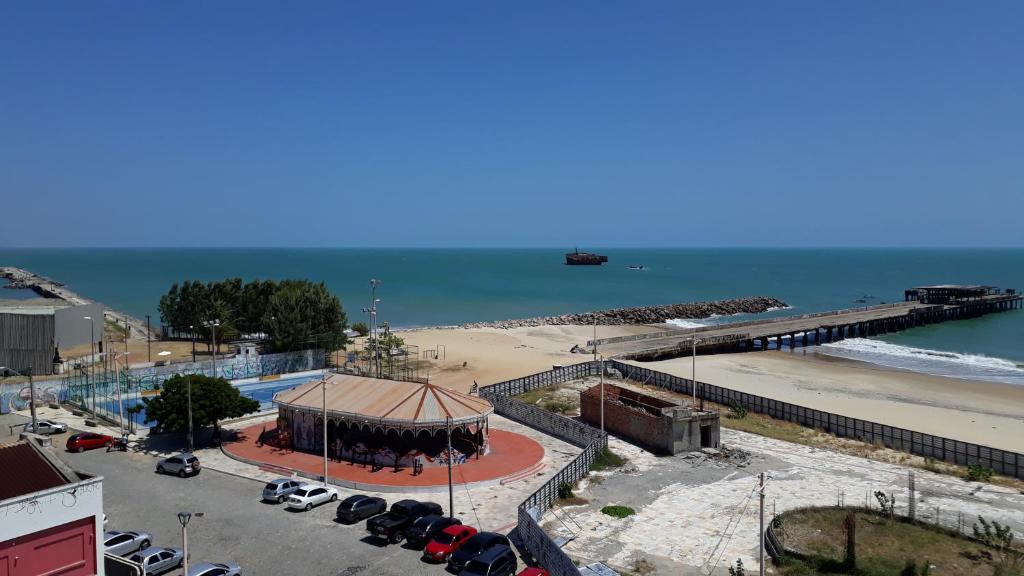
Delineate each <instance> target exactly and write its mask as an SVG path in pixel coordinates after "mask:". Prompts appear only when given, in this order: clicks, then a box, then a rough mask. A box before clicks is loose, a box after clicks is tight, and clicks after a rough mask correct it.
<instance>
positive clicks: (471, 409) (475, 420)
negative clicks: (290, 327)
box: [265, 374, 494, 468]
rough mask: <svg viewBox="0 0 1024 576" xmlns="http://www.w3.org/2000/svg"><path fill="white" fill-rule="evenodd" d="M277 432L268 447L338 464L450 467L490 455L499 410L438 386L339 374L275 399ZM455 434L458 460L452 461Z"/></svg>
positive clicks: (267, 441) (468, 396) (300, 387)
mask: <svg viewBox="0 0 1024 576" xmlns="http://www.w3.org/2000/svg"><path fill="white" fill-rule="evenodd" d="M274 404H276V405H277V406H278V418H277V429H276V431H275V432H274V433H273V434H271V435H270V436H269V437H267V438H265V442H266V443H268V444H273V445H275V446H278V447H280V448H287V449H292V450H296V451H301V452H310V453H315V454H323V452H324V418H325V414H326V420H327V427H326V428H327V429H326V436H327V455H328V457H329V458H331V459H332V460H336V461H350V462H355V463H361V464H371V465H374V466H377V467H383V466H394V467H396V468H397V467H400V466H411V467H414V468H418V467H430V466H446V465H447V464H448V458H449V457H450V458H451V459H452V463H453V464H460V463H465V462H466V461H467V460H469V459H479V458H480V456H481V455H484V454H487V452H488V438H487V437H488V424H487V417H488V416H489V415H490V414H492V413H493V412H494V408H493V407H492V406H491V403H490V402H488V401H487V400H484V399H482V398H478V397H476V396H470V395H468V394H462V393H459V392H455V391H454V390H449V389H448V388H442V387H440V386H436V385H433V384H427V383H420V382H405V381H400V380H384V379H377V378H366V377H363V376H353V375H348V374H332V375H328V376H326V378H323V379H315V380H310V381H309V382H307V383H305V384H302V385H300V386H296V387H295V388H290V389H288V390H282V391H281V392H278V393H277V394H275V395H274ZM449 434H450V435H451V448H452V450H451V454H450V455H449V453H448V446H449V438H448V436H449Z"/></svg>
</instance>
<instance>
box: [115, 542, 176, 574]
mask: <svg viewBox="0 0 1024 576" xmlns="http://www.w3.org/2000/svg"><path fill="white" fill-rule="evenodd" d="M128 559H129V560H131V561H132V562H135V563H136V564H141V565H142V575H143V576H149V575H150V574H162V573H163V572H167V571H168V570H171V569H174V568H177V567H179V566H181V565H182V563H183V562H184V560H185V557H184V556H182V554H181V548H161V547H159V546H150V547H149V548H146V549H145V550H139V551H138V552H136V553H135V554H132V555H131V556H130V557H129V558H128Z"/></svg>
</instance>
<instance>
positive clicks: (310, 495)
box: [285, 484, 338, 510]
mask: <svg viewBox="0 0 1024 576" xmlns="http://www.w3.org/2000/svg"><path fill="white" fill-rule="evenodd" d="M337 499H338V491H337V490H335V489H334V488H330V487H327V488H325V487H323V486H317V485H316V484H303V485H302V486H299V489H298V490H296V491H295V492H292V494H291V495H290V496H288V500H285V502H287V504H286V506H288V507H289V508H292V509H295V510H312V509H313V506H319V505H321V504H323V503H324V502H334V501H335V500H337Z"/></svg>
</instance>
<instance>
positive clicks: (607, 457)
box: [590, 447, 626, 471]
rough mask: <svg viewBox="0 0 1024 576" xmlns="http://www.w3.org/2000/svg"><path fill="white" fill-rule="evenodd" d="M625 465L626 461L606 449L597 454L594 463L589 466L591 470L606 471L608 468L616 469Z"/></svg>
mask: <svg viewBox="0 0 1024 576" xmlns="http://www.w3.org/2000/svg"><path fill="white" fill-rule="evenodd" d="M625 463H626V459H625V458H623V457H622V456H619V455H618V454H616V453H615V452H612V451H611V450H609V449H608V448H607V447H606V448H605V449H603V450H601V452H599V453H598V454H597V458H595V459H594V463H593V464H592V465H591V466H590V469H591V470H597V471H601V470H607V469H609V468H618V467H620V466H622V465H623V464H625Z"/></svg>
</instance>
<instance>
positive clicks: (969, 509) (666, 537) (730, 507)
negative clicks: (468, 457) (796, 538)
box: [545, 428, 1024, 574]
mask: <svg viewBox="0 0 1024 576" xmlns="http://www.w3.org/2000/svg"><path fill="white" fill-rule="evenodd" d="M609 444H610V445H611V447H612V450H614V451H615V452H616V453H619V454H622V455H623V456H626V457H627V458H629V461H630V462H629V464H628V465H627V466H626V469H625V470H624V471H620V472H614V473H613V472H599V473H594V474H593V475H592V478H596V480H594V479H591V480H589V481H587V480H584V481H582V482H581V483H580V490H579V491H578V492H577V493H578V495H579V496H581V497H583V498H586V499H588V500H590V502H589V503H588V504H587V505H585V506H576V507H571V508H566V509H564V510H563V511H561V512H560V513H559V516H560V517H561V518H562V519H563V521H564V522H565V523H564V524H563V523H562V522H561V521H558V520H556V519H555V518H553V517H552V516H551V515H549V516H548V517H545V521H546V522H545V527H546V528H547V529H548V530H549V531H550V532H551V533H554V534H558V535H565V536H569V535H572V536H574V537H575V539H574V540H573V541H572V542H570V543H569V544H568V545H566V547H565V549H566V551H568V552H569V553H570V554H572V555H574V556H580V557H583V558H588V559H589V558H600V559H608V560H609V563H610V564H612V565H615V566H619V567H623V568H631V567H632V566H633V565H634V563H635V559H636V557H637V556H638V555H639V556H643V557H645V558H646V559H647V560H648V561H650V562H651V563H652V564H654V565H655V566H656V570H655V571H654V572H652V574H709V573H713V574H725V573H726V566H727V565H728V564H731V563H735V561H736V559H737V558H742V559H743V563H744V565H745V566H747V568H748V570H751V569H753V570H756V567H757V560H756V557H757V534H758V502H757V496H756V491H755V487H756V484H757V474H758V473H759V472H762V471H763V472H765V473H766V474H767V475H768V477H769V480H768V484H767V487H766V488H765V495H766V497H765V506H766V513H765V515H766V517H767V518H770V517H771V515H772V513H773V512H779V513H781V512H785V511H787V510H792V509H794V508H799V507H805V506H835V505H837V503H842V504H845V505H846V506H864V505H865V502H866V503H867V504H868V505H870V506H872V507H874V508H875V509H877V508H878V505H877V502H876V501H875V498H874V496H873V493H874V492H875V491H876V490H881V491H884V492H885V493H886V494H890V493H891V494H894V495H895V496H896V512H897V513H899V514H906V513H907V507H908V506H907V502H908V491H907V483H908V482H907V481H908V474H909V473H910V472H913V473H914V475H915V484H916V488H917V494H916V498H915V500H916V504H917V516H918V518H920V519H922V520H925V521H929V522H935V521H938V522H939V523H941V524H942V525H944V526H948V527H950V528H953V529H957V528H958V527H959V524H960V522H961V521H962V522H963V523H964V525H963V529H964V531H965V532H967V533H970V531H971V525H972V523H974V522H977V519H978V516H979V515H980V516H983V517H985V518H986V519H989V520H998V521H999V522H1000V523H1004V524H1009V525H1010V526H1012V527H1013V529H1014V530H1015V531H1016V532H1017V534H1018V537H1020V535H1021V534H1022V533H1024V494H1021V493H1019V492H1018V491H1016V490H1013V489H1010V488H1004V487H1001V486H995V485H992V484H983V483H978V482H965V481H963V480H961V479H959V478H956V477H953V476H948V475H944V474H935V473H932V472H928V471H925V470H919V469H912V468H908V467H905V466H901V465H898V464H890V463H885V462H877V461H874V460H868V459H865V458H859V457H856V456H847V455H844V454H838V453H836V452H831V451H828V450H822V449H818V448H812V447H809V446H803V445H798V444H791V443H789V442H784V441H781V440H775V439H772V438H767V437H764V436H757V435H754V434H748V433H745V432H739V431H736V430H729V429H725V428H723V429H722V444H723V446H725V447H727V448H729V449H732V450H740V451H742V452H743V453H745V454H746V455H747V456H746V457H743V458H740V459H737V460H723V459H716V458H709V457H706V456H703V455H691V456H689V457H687V455H686V454H680V455H677V456H672V457H659V456H654V455H652V454H650V453H649V452H645V451H643V450H641V449H639V448H637V447H635V446H633V445H631V444H627V443H625V442H623V441H621V440H618V439H615V438H612V439H610V442H609ZM608 504H625V505H628V506H631V507H633V508H635V509H636V511H637V513H636V515H634V516H631V517H629V518H626V519H623V520H618V519H615V518H612V517H610V516H607V515H605V514H602V513H601V512H600V509H601V507H602V506H605V505H608ZM566 517H568V518H571V520H568V519H567V518H566ZM576 523H578V526H577V525H576ZM568 528H572V529H571V530H569V529H568ZM716 563H717V568H714V567H715V566H716ZM711 568H714V570H711V571H709V569H711ZM769 572H771V569H770V568H769ZM937 573H940V574H941V573H943V570H942V567H939V570H938V571H937Z"/></svg>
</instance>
